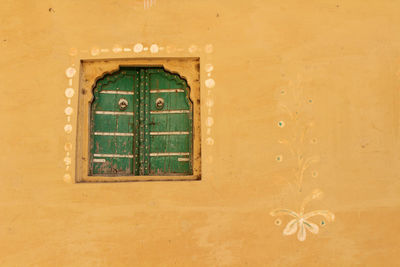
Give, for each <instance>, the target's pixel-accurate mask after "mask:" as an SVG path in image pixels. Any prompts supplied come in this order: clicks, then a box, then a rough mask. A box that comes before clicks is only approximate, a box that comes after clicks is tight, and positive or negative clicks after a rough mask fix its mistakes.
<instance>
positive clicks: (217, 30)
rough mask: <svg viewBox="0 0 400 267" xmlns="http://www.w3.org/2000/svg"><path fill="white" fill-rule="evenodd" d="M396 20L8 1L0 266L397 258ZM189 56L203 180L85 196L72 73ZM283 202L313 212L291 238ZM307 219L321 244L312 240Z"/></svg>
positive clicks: (215, 5)
mask: <svg viewBox="0 0 400 267" xmlns="http://www.w3.org/2000/svg"><path fill="white" fill-rule="evenodd" d="M399 10H400V2H398V1H389V0H388V1H386V0H374V1H365V0H363V1H361V0H360V1H358V0H357V1H355V0H349V1H330V0H327V1H310V0H308V1H282V0H279V1H266V0H265V1H264V0H259V1H256V0H247V1H233V0H230V1H228V0H226V1H210V0H202V1H194V0H186V1H177V0H168V1H167V0H157V1H155V0H152V1H147V0H146V1H143V0H125V1H105V0H98V1H82V0H81V1H55V0H43V1H27V0H25V1H15V0H1V1H0V18H1V27H0V68H1V69H0V90H1V97H0V111H1V114H0V121H1V126H0V149H1V154H0V266H291V265H297V266H352V265H367V266H395V265H396V263H397V264H399V259H398V255H399V253H400V246H399V239H400V238H399V235H398V233H397V230H398V229H399V226H400V215H399V211H400V210H399V204H400V201H399V200H400V182H399V181H400V179H399V170H400V167H399V166H400V164H399V151H400V144H399V134H400V128H399V119H400V117H399V112H400V110H399V90H400V81H399V76H398V74H399V69H400V64H399V63H400V49H399V47H400V32H399V29H400V16H399ZM137 43H142V44H143V45H144V47H146V48H149V47H150V46H151V45H152V44H156V45H157V47H159V48H163V49H160V50H159V51H158V52H157V53H151V52H150V50H147V51H142V52H140V53H135V52H133V51H132V50H133V48H134V46H135V44H137ZM118 48H121V49H122V51H120V50H119V49H118ZM124 48H127V49H126V50H124ZM189 56H191V57H192V56H195V57H196V56H199V57H200V62H201V72H200V76H201V81H200V82H201V100H202V106H201V107H202V111H201V112H202V181H196V182H137V183H108V184H107V183H97V184H96V183H84V184H75V183H74V182H73V180H74V168H75V163H74V162H75V160H76V159H75V154H74V153H75V152H74V150H73V149H72V150H70V151H65V148H64V146H65V144H66V143H68V142H72V147H75V141H74V140H75V134H76V108H77V94H76V93H75V95H74V96H73V97H72V98H71V104H70V105H69V106H71V107H72V108H73V113H72V115H71V125H72V132H71V133H69V134H68V133H67V132H65V130H64V127H65V125H66V124H68V122H67V116H66V114H65V113H64V110H65V108H66V107H67V106H68V103H67V98H66V96H65V90H66V88H68V87H70V86H69V79H68V77H67V76H66V69H67V68H70V67H73V68H76V69H78V71H79V66H77V62H79V60H80V59H95V58H99V59H101V58H126V57H189ZM73 64H75V65H73ZM206 64H210V65H206ZM206 66H208V67H207V68H206ZM210 66H212V67H213V70H212V71H211V72H210V69H211V67H210ZM207 71H209V72H207ZM208 73H210V76H208ZM78 76H79V75H78V74H77V75H75V76H74V77H73V78H72V79H71V82H72V86H71V88H74V90H75V92H76V90H77V89H78V86H79V84H78ZM207 79H213V80H214V81H215V86H214V87H213V86H212V83H207V84H206V80H207ZM212 101H213V103H212ZM207 103H208V104H207ZM212 104H213V105H212ZM296 112H297V113H296ZM210 118H211V119H210ZM212 122H213V123H212ZM305 128H308V130H307V131H306V132H305V134H304V138H303V137H302V136H303V133H304V129H305ZM295 137H297V139H296V140H297V141H295V142H294V141H293V139H294V138H295ZM301 140H302V141H301ZM67 152H68V153H70V154H69V155H70V156H69V157H71V160H72V165H68V161H67V165H66V164H65V162H64V158H65V157H67V156H68V154H66V153H67ZM296 155H297V156H296ZM302 170H304V172H303V171H302ZM68 175H70V177H71V178H69V176H68ZM322 196H323V197H322ZM307 198H309V199H310V202H309V203H306V204H307V205H306V206H305V211H304V212H305V213H304V214H308V215H310V213H308V212H310V211H315V210H323V211H320V212H319V213H320V214H322V215H325V216H326V217H327V218H325V217H323V216H321V215H316V216H313V217H311V218H305V216H306V215H304V214H303V215H301V205H302V203H303V201H304V200H305V199H306V200H307ZM280 208H282V209H290V210H293V211H294V212H296V214H298V216H299V218H298V222H296V224H294V225H297V227H298V229H295V228H294V227H295V226H294V225H293V226H292V228H290V227H289V228H290V229H289V228H286V233H287V234H289V233H293V234H292V235H284V234H283V231H284V229H285V227H286V225H287V224H288V223H289V222H290V221H291V220H292V219H293V217H291V215H289V214H280V215H279V214H277V215H279V216H271V213H272V215H274V214H276V213H277V212H276V209H280ZM274 211H275V213H274ZM317 213H318V212H317ZM292 214H293V213H292ZM333 214H334V220H333ZM311 215H312V214H311ZM304 219H306V221H308V222H311V223H314V224H315V225H318V227H319V232H318V233H317V234H313V233H311V232H310V231H309V230H306V239H305V240H304V241H299V238H300V239H304V235H303V234H300V235H299V238H298V237H297V234H298V232H299V231H300V230H301V227H300V226H304V224H303V222H304ZM322 224H323V225H322ZM315 225H314V227H312V228H311V230H313V231H314V232H315V231H316V230H315V229H316V228H315ZM295 230H297V231H296V233H294V232H295Z"/></svg>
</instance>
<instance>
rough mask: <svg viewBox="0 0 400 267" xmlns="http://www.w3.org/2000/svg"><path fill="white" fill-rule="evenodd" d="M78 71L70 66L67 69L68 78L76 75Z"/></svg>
mask: <svg viewBox="0 0 400 267" xmlns="http://www.w3.org/2000/svg"><path fill="white" fill-rule="evenodd" d="M75 73H76V69H75V68H73V67H69V68H68V69H67V70H66V71H65V75H67V77H68V78H72V77H74V76H75Z"/></svg>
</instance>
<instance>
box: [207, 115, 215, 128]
mask: <svg viewBox="0 0 400 267" xmlns="http://www.w3.org/2000/svg"><path fill="white" fill-rule="evenodd" d="M213 124H214V119H213V117H208V118H207V121H206V125H207V126H208V127H211V126H213Z"/></svg>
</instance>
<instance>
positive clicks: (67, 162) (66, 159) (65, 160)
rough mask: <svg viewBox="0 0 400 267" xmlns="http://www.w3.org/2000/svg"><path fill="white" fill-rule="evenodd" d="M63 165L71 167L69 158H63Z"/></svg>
mask: <svg viewBox="0 0 400 267" xmlns="http://www.w3.org/2000/svg"><path fill="white" fill-rule="evenodd" d="M64 163H65V165H71V158H70V157H65V158H64Z"/></svg>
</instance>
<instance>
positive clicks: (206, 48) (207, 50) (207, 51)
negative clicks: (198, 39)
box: [204, 44, 214, 54]
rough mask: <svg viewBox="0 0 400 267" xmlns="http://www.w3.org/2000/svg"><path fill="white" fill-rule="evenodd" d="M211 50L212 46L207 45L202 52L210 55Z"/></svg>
mask: <svg viewBox="0 0 400 267" xmlns="http://www.w3.org/2000/svg"><path fill="white" fill-rule="evenodd" d="M213 50H214V48H213V45H212V44H207V45H206V46H205V47H204V51H205V52H206V53H207V54H210V53H212V52H213Z"/></svg>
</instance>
